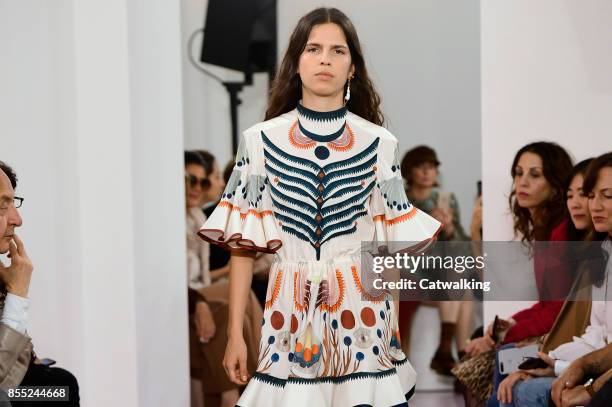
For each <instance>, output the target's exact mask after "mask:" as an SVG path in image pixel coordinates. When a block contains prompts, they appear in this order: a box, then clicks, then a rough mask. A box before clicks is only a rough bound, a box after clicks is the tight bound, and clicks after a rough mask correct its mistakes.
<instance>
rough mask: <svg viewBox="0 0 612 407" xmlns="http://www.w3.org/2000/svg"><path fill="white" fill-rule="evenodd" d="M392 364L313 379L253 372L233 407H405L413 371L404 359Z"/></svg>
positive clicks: (414, 377)
mask: <svg viewBox="0 0 612 407" xmlns="http://www.w3.org/2000/svg"><path fill="white" fill-rule="evenodd" d="M394 365H395V368H392V369H389V370H385V371H377V372H361V373H352V374H349V375H345V376H339V377H320V378H313V379H304V378H299V377H289V378H287V379H280V378H277V377H274V376H271V375H267V374H261V373H255V375H254V376H253V378H252V379H251V381H250V382H249V384H248V386H247V388H246V389H245V391H244V393H243V394H242V396H241V398H240V400H239V401H238V404H237V405H236V406H237V407H253V406H255V407H256V406H262V405H266V406H273V407H275V406H286V405H291V406H296V407H302V406H303V407H306V406H312V405H316V406H321V407H333V406H336V405H338V406H347V407H348V406H351V407H352V406H360V407H365V406H368V407H373V406H376V407H407V406H408V403H407V401H408V400H409V399H410V398H411V397H412V395H413V394H414V390H415V384H414V383H415V379H416V374H414V370H413V369H412V368H411V367H410V364H409V363H408V360H407V359H404V360H401V361H396V362H394Z"/></svg>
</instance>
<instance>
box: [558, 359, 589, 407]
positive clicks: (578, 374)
mask: <svg viewBox="0 0 612 407" xmlns="http://www.w3.org/2000/svg"><path fill="white" fill-rule="evenodd" d="M584 376H585V371H584V367H583V366H582V363H580V360H577V361H575V362H574V363H572V364H571V365H569V366H568V368H567V369H565V371H564V372H563V373H562V374H561V376H559V377H558V378H557V380H555V381H554V382H553V384H552V388H551V390H550V394H551V396H552V399H553V402H554V403H555V405H556V406H557V407H561V394H562V393H563V391H564V390H567V389H572V388H574V387H575V386H576V385H577V384H578V383H580V381H581V380H582V379H583V378H584Z"/></svg>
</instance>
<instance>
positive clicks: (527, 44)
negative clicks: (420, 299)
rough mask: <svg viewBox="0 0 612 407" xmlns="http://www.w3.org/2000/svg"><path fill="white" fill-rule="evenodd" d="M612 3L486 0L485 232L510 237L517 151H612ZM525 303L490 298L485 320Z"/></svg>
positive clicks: (483, 39)
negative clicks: (544, 145)
mask: <svg viewBox="0 0 612 407" xmlns="http://www.w3.org/2000/svg"><path fill="white" fill-rule="evenodd" d="M610 21H612V3H610V2H609V1H607V0H590V1H586V2H580V3H578V2H575V1H571V0H541V1H538V2H533V1H528V0H515V1H504V0H488V1H483V2H481V44H482V45H481V48H482V67H481V70H482V148H483V174H484V187H483V190H484V202H485V204H484V205H485V206H484V225H485V227H484V237H485V239H486V240H491V241H496V240H501V241H507V240H510V239H512V221H511V217H510V216H509V213H508V204H507V197H508V194H509V191H510V187H511V179H510V175H509V174H510V166H511V165H512V159H513V158H514V154H515V152H516V151H517V150H518V149H519V148H520V147H521V146H523V145H525V144H527V143H529V142H532V141H537V140H548V141H555V142H557V143H559V144H561V145H562V146H563V147H565V148H566V149H567V150H568V151H570V152H571V153H572V155H573V157H574V158H575V160H576V161H578V160H582V159H584V158H587V157H589V156H596V155H598V154H601V153H603V152H606V151H610V150H612V142H611V140H612V138H611V137H610V134H612V115H611V114H610V107H611V106H612V76H611V75H610V72H612V53H610V38H612V25H610V24H609V22H610ZM523 305H524V304H514V306H513V305H512V304H505V303H504V304H501V303H489V304H487V307H486V314H487V316H486V319H490V318H491V316H492V315H494V314H495V313H500V315H506V316H507V315H509V314H510V313H511V312H512V310H513V309H516V308H517V307H521V306H523Z"/></svg>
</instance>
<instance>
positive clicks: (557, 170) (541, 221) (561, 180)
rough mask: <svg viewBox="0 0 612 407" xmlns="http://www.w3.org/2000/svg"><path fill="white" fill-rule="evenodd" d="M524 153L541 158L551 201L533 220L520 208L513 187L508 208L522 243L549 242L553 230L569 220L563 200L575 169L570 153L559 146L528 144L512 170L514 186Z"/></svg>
mask: <svg viewBox="0 0 612 407" xmlns="http://www.w3.org/2000/svg"><path fill="white" fill-rule="evenodd" d="M524 153H534V154H536V155H538V156H539V157H540V159H541V160H542V172H543V175H544V178H546V181H548V183H549V184H550V187H551V190H552V192H551V194H550V196H549V197H548V199H547V200H546V201H544V202H543V203H542V204H541V205H540V206H539V207H538V208H536V210H535V211H534V216H533V218H532V216H531V213H530V212H529V210H528V209H527V208H521V207H520V206H519V204H518V202H517V200H516V188H515V186H514V184H513V186H512V191H511V193H510V196H509V197H508V204H509V205H510V210H511V212H512V215H513V218H514V233H515V234H516V235H519V234H520V235H521V236H522V238H521V241H523V242H533V241H538V240H541V241H544V240H548V239H549V237H550V234H551V232H552V230H553V229H554V228H555V227H556V226H558V225H559V223H561V222H562V221H563V220H564V219H565V218H566V217H567V204H566V202H565V200H564V199H563V198H564V194H565V191H566V182H567V181H566V180H567V178H568V176H569V175H570V173H571V171H572V168H573V166H572V159H571V158H570V156H569V154H568V153H567V151H565V149H564V148H563V147H561V146H560V145H558V144H556V143H550V142H546V141H539V142H536V143H531V144H527V145H526V146H524V147H523V148H521V149H520V150H519V151H518V152H517V153H516V155H515V156H514V161H513V162H512V169H511V170H510V174H511V175H512V181H513V183H514V177H515V175H516V166H517V164H518V162H519V159H520V158H521V156H522V155H523V154H524Z"/></svg>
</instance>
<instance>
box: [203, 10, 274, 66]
mask: <svg viewBox="0 0 612 407" xmlns="http://www.w3.org/2000/svg"><path fill="white" fill-rule="evenodd" d="M276 31H277V27H276V0H209V2H208V10H207V12H206V25H205V26H204V41H203V43H202V53H201V55H200V61H202V62H205V63H209V64H213V65H218V66H223V67H225V68H230V69H235V70H237V71H242V72H245V73H254V72H270V73H273V72H274V67H275V62H276Z"/></svg>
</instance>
